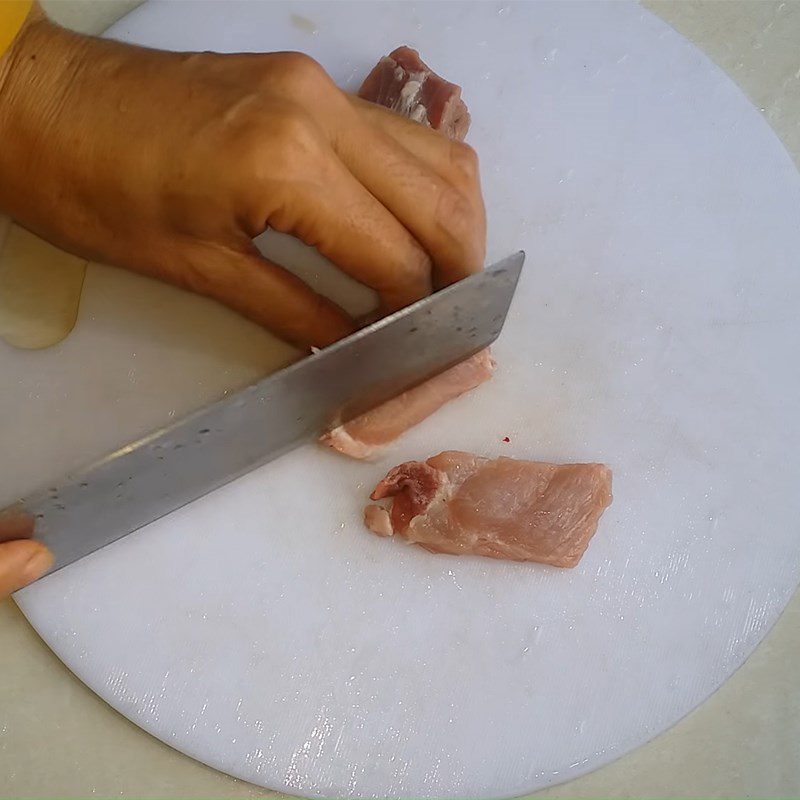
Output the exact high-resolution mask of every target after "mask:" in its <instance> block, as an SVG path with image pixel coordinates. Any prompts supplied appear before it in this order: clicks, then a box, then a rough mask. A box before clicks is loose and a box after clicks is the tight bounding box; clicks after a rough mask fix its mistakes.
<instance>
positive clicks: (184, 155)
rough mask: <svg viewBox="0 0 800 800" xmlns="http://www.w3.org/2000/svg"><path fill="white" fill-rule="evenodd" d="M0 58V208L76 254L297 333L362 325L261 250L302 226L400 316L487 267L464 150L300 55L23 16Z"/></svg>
mask: <svg viewBox="0 0 800 800" xmlns="http://www.w3.org/2000/svg"><path fill="white" fill-rule="evenodd" d="M5 62H6V63H5V68H3V64H2V62H0V140H2V141H3V147H2V150H1V151H0V210H4V211H6V212H7V213H9V214H10V215H11V216H13V217H14V218H15V219H16V220H17V221H18V222H20V223H21V224H22V225H24V226H25V227H27V228H29V229H30V230H32V231H34V232H36V233H37V234H39V235H41V236H42V237H43V238H45V239H48V240H49V241H51V242H53V243H54V244H57V245H58V246H60V247H62V248H64V249H66V250H69V251H71V252H73V253H76V254H78V255H81V256H84V257H86V258H89V259H93V260H99V261H103V262H106V263H110V264H115V265H118V266H123V267H127V268H130V269H133V270H136V271H138V272H141V273H144V274H147V275H150V276H153V277H156V278H160V279H162V280H165V281H168V282H170V283H173V284H177V285H179V286H182V287H184V288H187V289H190V290H192V291H195V292H198V293H201V294H204V295H207V296H210V297H213V298H215V299H217V300H219V301H220V302H222V303H224V304H226V305H228V306H229V307H231V308H233V309H234V310H236V311H238V312H239V313H241V314H243V315H245V316H247V317H249V318H251V319H253V320H255V321H256V322H258V323H260V324H262V325H264V326H265V327H267V328H269V329H271V330H272V331H274V332H275V333H276V334H277V335H278V336H280V337H282V338H284V339H286V340H288V341H291V342H293V343H296V344H301V345H316V346H324V345H327V344H329V343H331V342H332V341H335V340H336V339H338V338H340V337H342V336H344V335H346V334H347V333H349V332H350V331H351V330H352V329H353V328H354V325H355V323H354V321H353V320H352V319H350V317H349V316H348V315H347V314H346V313H345V312H344V311H343V310H342V309H341V308H339V307H338V306H336V305H335V304H334V303H332V302H331V301H329V300H327V299H326V298H323V297H321V296H320V295H318V294H316V293H314V292H313V291H312V290H311V289H310V288H309V287H308V286H307V285H305V284H304V283H302V282H301V281H300V280H299V279H297V278H296V277H294V276H293V275H291V274H290V273H288V272H287V271H285V270H283V269H282V268H280V267H279V266H277V265H275V264H272V263H270V262H268V261H266V260H265V259H263V258H262V257H261V256H260V254H259V253H258V252H257V250H256V249H255V246H254V245H253V244H252V238H253V237H255V236H256V235H258V234H259V233H261V232H262V231H263V230H265V229H266V228H268V227H269V228H274V229H276V230H278V231H281V232H285V233H289V234H292V235H294V236H297V237H298V238H300V239H301V240H303V241H304V242H306V243H307V244H309V245H312V246H315V247H316V248H317V249H318V250H319V251H320V252H321V253H322V254H323V255H325V256H327V257H328V258H329V259H330V260H331V261H332V262H333V263H334V264H336V265H337V266H338V267H339V268H340V269H342V270H343V271H345V272H346V273H348V274H349V275H351V276H353V277H354V278H356V279H357V280H359V281H361V282H362V283H364V284H366V285H368V286H370V287H372V288H374V289H375V290H377V292H378V294H379V297H380V301H381V310H382V311H383V312H388V311H392V310H394V309H397V308H399V307H402V306H404V305H406V304H408V303H410V302H413V301H414V300H417V299H419V298H420V297H423V296H424V295H426V294H427V293H429V292H430V291H431V288H432V286H439V285H445V284H448V283H451V282H454V281H456V280H458V279H460V278H462V277H464V276H466V275H467V274H470V273H472V272H475V271H477V270H479V269H480V268H481V267H482V265H483V258H484V251H485V230H486V225H485V215H484V209H483V202H482V198H481V192H480V185H479V177H478V165H477V160H476V157H475V155H474V153H473V151H472V150H471V149H470V148H468V147H467V146H465V145H463V144H459V143H455V142H451V141H449V140H447V139H446V138H445V137H444V136H442V135H440V134H438V133H435V132H433V131H430V130H428V129H427V128H425V127H423V126H422V125H418V124H416V123H412V122H409V121H407V120H404V119H402V118H400V117H398V116H396V115H393V114H391V113H390V112H387V111H385V110H383V109H379V108H377V107H375V106H371V104H368V103H364V102H363V101H359V100H357V99H354V98H349V97H348V96H347V95H346V94H344V93H343V92H341V91H340V90H339V89H337V88H336V87H335V86H334V84H333V83H332V81H331V80H330V78H329V77H328V76H327V75H326V73H325V72H324V71H323V70H322V68H321V67H320V66H319V65H317V64H316V63H315V62H314V61H312V60H311V59H309V58H308V57H306V56H302V55H300V54H292V53H274V54H266V55H250V54H247V55H219V54H213V53H201V54H180V53H168V52H161V51H155V50H145V49H142V48H136V47H130V46H127V45H123V44H120V43H117V42H111V41H103V40H99V39H90V38H87V37H82V36H77V35H74V34H71V33H69V32H67V31H64V30H61V29H59V28H57V27H56V26H54V25H52V24H51V23H49V22H47V21H46V20H43V19H40V20H37V21H35V22H33V23H31V24H30V25H29V26H28V27H27V28H26V29H25V30H24V31H23V33H22V34H21V35H20V36H19V37H18V40H17V42H16V43H15V45H14V47H13V48H12V50H11V51H9V53H8V54H7V57H6V59H5Z"/></svg>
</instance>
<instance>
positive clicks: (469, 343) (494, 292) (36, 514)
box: [0, 252, 525, 574]
mask: <svg viewBox="0 0 800 800" xmlns="http://www.w3.org/2000/svg"><path fill="white" fill-rule="evenodd" d="M524 260H525V255H524V253H522V252H520V253H516V254H514V255H512V256H509V257H508V258H505V259H503V260H502V261H499V262H497V263H496V264H493V265H492V266H491V267H488V268H487V269H486V270H484V271H483V272H480V273H478V274H476V275H472V276H470V277H468V278H466V279H464V280H462V281H459V282H458V283H456V284H454V285H452V286H449V287H447V288H446V289H443V290H441V291H439V292H436V293H435V294H433V295H431V296H430V297H427V298H425V299H424V300H420V301H419V302H417V303H414V304H413V305H411V306H408V307H407V308H404V309H402V310H400V311H397V312H396V313H394V314H392V315H390V316H388V317H385V318H383V319H381V320H378V321H377V322H375V323H373V324H372V325H370V326H368V327H366V328H363V329H361V330H360V331H357V332H356V333H354V334H352V335H351V336H348V337H347V338H346V339H342V340H341V341H339V342H336V343H335V344H333V345H331V346H330V347H327V348H325V349H324V350H320V351H319V352H316V353H314V354H312V355H310V356H307V357H306V358H304V359H302V360H300V361H298V362H296V363H294V364H292V365H290V366H288V367H286V368H285V369H282V370H280V371H278V372H275V373H273V374H272V375H269V376H268V377H266V378H264V379H262V380H260V381H258V382H257V383H255V384H252V385H251V386H248V387H247V388H245V389H243V390H241V391H239V392H236V393H234V394H232V395H229V396H227V397H225V398H224V399H222V400H218V401H216V402H214V403H212V404H210V405H208V406H206V407H205V408H202V409H200V410H198V411H195V412H193V413H191V414H189V415H187V416H186V417H184V418H182V419H181V420H178V421H176V422H173V423H170V424H169V425H168V426H166V427H164V428H161V429H159V430H156V431H154V432H153V433H151V434H149V435H147V436H145V437H143V438H141V439H138V440H136V441H133V442H131V443H129V444H126V445H124V446H123V447H120V448H119V449H117V450H116V451H114V452H113V453H110V454H109V455H107V456H105V457H104V458H101V459H100V460H98V461H96V462H95V463H94V464H91V465H90V466H88V467H86V468H84V469H81V470H77V471H75V472H72V473H70V474H69V475H67V476H66V477H65V478H63V480H61V481H60V482H58V483H56V484H53V485H52V486H51V487H49V488H47V489H43V490H40V491H38V492H34V493H33V494H31V495H29V496H27V497H25V498H23V499H22V500H20V501H19V502H18V503H16V504H14V505H13V506H10V507H9V508H8V509H6V510H5V511H0V516H2V515H4V514H9V515H10V516H11V517H12V518H13V517H14V516H17V517H18V516H19V515H20V514H22V515H29V516H31V517H33V518H34V520H35V525H36V538H37V539H39V540H40V541H42V542H43V543H44V544H46V545H47V546H48V547H49V548H50V549H51V550H52V551H53V553H54V555H55V562H54V564H53V567H52V568H51V570H50V572H54V571H56V570H58V569H61V568H62V567H65V566H67V565H68V564H71V563H72V562H74V561H77V560H78V559H80V558H82V557H83V556H85V555H88V554H89V553H92V552H94V551H95V550H99V549H100V548H101V547H105V546H106V545H108V544H111V543H112V542H114V541H116V540H117V539H120V538H122V537H123V536H125V535H127V534H128V533H131V532H132V531H135V530H137V529H138V528H141V527H142V526H144V525H147V524H148V523H150V522H153V521H155V520H157V519H159V518H160V517H163V516H165V515H166V514H168V513H170V512H171V511H174V510H176V509H178V508H180V507H182V506H184V505H186V504H187V503H190V502H192V501H193V500H196V499H198V498H199V497H202V496H203V495H205V494H207V493H209V492H211V491H213V490H214V489H217V488H219V487H220V486H223V485H225V484H226V483H229V482H230V481H232V480H235V479H236V478H238V477H240V476H241V475H244V474H245V473H247V472H250V471H251V470H253V469H255V468H256V467H259V466H262V465H263V464H266V463H268V462H270V461H272V460H273V459H275V458H278V457H279V456H281V455H283V454H284V453H286V452H288V451H289V450H292V449H294V448H295V447H297V446H299V445H301V444H305V443H307V442H311V441H314V440H315V439H316V438H317V437H318V436H319V434H320V433H322V431H324V430H325V429H326V428H328V427H330V426H331V425H333V424H340V423H344V422H347V421H348V420H350V419H353V418H354V417H356V416H358V415H359V414H361V413H363V412H365V411H368V410H369V409H370V408H374V407H375V406H377V405H380V404H381V403H383V402H385V401H386V400H389V399H391V398H392V397H396V396H397V395H398V394H400V393H401V392H403V391H405V390H407V389H410V388H412V387H413V386H415V385H417V384H419V383H422V382H423V381H425V380H427V379H428V378H431V377H433V376H434V375H437V374H438V373H440V372H443V371H444V370H446V369H448V368H449V367H451V366H453V365H454V364H457V363H458V362H460V361H462V360H464V359H465V358H468V357H469V356H471V355H472V354H474V353H476V352H478V351H479V350H481V349H483V348H484V347H487V346H488V345H490V344H491V343H492V342H493V341H494V340H495V339H497V337H498V336H499V334H500V331H501V330H502V328H503V324H504V323H505V319H506V315H507V313H508V309H509V307H510V304H511V300H512V298H513V296H514V291H515V289H516V286H517V281H518V279H519V275H520V270H521V269H522V264H523V262H524ZM11 527H12V528H13V526H11ZM2 538H3V537H2V536H0V540H2ZM7 538H16V537H14V536H9V537H7ZM48 574H49V573H48Z"/></svg>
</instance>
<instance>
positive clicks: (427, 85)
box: [358, 47, 470, 142]
mask: <svg viewBox="0 0 800 800" xmlns="http://www.w3.org/2000/svg"><path fill="white" fill-rule="evenodd" d="M358 96H359V97H361V98H363V99H364V100H369V101H370V102H371V103H377V104H378V105H381V106H385V107H386V108H388V109H391V110H392V111H396V112H397V113H398V114H401V115H402V116H404V117H408V118H409V119H413V120H415V121H416V122H421V123H422V124H423V125H428V126H429V127H431V128H433V129H434V130H437V131H441V132H442V133H443V134H445V136H448V137H449V138H450V139H457V140H458V141H459V142H460V141H462V140H463V139H464V137H465V136H466V135H467V131H468V130H469V123H470V118H469V112H468V111H467V106H466V105H465V103H464V101H463V100H462V99H461V87H460V86H456V84H454V83H450V82H449V81H446V80H444V78H440V77H439V76H438V75H437V74H436V73H435V72H433V70H431V69H430V67H428V66H427V65H426V64H425V63H424V62H423V61H422V59H421V58H420V57H419V53H418V52H417V51H416V50H412V49H411V48H410V47H398V48H397V49H396V50H394V51H393V52H391V53H390V54H389V55H388V56H385V57H384V58H382V59H381V60H380V61H379V62H378V63H377V64H376V65H375V67H373V69H372V72H370V73H369V75H367V77H366V79H365V80H364V83H362V84H361V88H360V89H359V90H358Z"/></svg>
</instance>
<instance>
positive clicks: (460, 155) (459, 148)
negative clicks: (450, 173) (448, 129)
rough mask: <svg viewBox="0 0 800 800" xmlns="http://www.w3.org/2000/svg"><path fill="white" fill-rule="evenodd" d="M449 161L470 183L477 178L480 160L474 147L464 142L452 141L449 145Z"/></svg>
mask: <svg viewBox="0 0 800 800" xmlns="http://www.w3.org/2000/svg"><path fill="white" fill-rule="evenodd" d="M450 163H451V164H452V165H453V167H454V168H455V170H456V172H458V173H459V174H460V175H462V176H463V177H464V178H466V179H467V180H468V181H470V182H471V183H474V182H475V181H477V180H478V177H479V174H480V162H479V160H478V154H477V153H476V152H475V150H474V148H472V147H470V146H469V145H468V144H464V142H453V143H452V144H451V147H450Z"/></svg>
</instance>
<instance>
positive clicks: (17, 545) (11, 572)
mask: <svg viewBox="0 0 800 800" xmlns="http://www.w3.org/2000/svg"><path fill="white" fill-rule="evenodd" d="M52 565H53V554H52V553H51V552H50V551H49V550H48V549H47V548H46V547H45V546H44V545H43V544H42V543H41V542H35V541H33V540H32V539H18V540H17V541H15V542H5V543H4V544H0V599H2V598H3V597H6V596H7V595H9V594H11V593H12V592H16V591H17V589H21V588H22V587H23V586H27V585H28V584H29V583H30V582H31V581H35V580H36V579H37V578H39V577H41V576H42V575H43V574H44V573H45V572H47V570H48V569H50V567H51V566H52Z"/></svg>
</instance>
